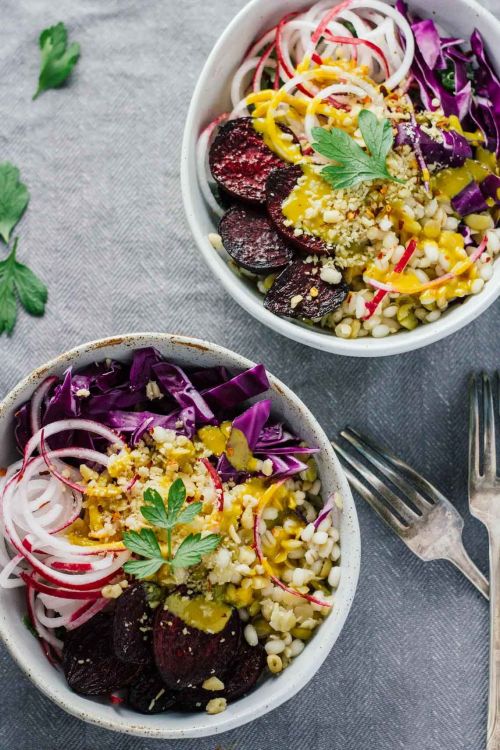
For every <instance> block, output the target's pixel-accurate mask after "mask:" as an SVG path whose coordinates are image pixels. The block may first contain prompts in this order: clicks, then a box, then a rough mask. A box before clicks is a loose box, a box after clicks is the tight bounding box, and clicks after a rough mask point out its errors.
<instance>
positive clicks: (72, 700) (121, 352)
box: [0, 333, 360, 739]
mask: <svg viewBox="0 0 500 750" xmlns="http://www.w3.org/2000/svg"><path fill="white" fill-rule="evenodd" d="M143 346H155V347H156V348H157V349H159V351H160V352H161V353H162V354H163V355H164V356H165V357H167V358H168V359H170V360H172V361H174V362H177V363H178V364H180V365H191V366H192V365H196V366H198V367H209V366H212V365H225V366H226V367H228V368H229V369H231V370H240V369H246V368H248V367H251V366H252V365H253V364H254V363H253V362H250V361H249V360H248V359H245V358H244V357H240V356H239V355H238V354H235V353H234V352H231V351H229V350H228V349H223V348H222V347H220V346H216V345H215V344H210V343H207V342H206V341H199V340H197V339H189V338H184V337H181V336H173V335H170V334H153V333H146V334H132V335H129V336H119V337H117V338H112V339H103V340H101V341H96V342H92V343H89V344H84V345H83V346H80V347H78V348H77V349H72V350H71V351H69V352H66V353H65V354H62V355H61V356H60V357H57V359H54V360H52V362H48V363H47V364H46V365H43V366H42V367H39V368H38V369H37V370H35V371H34V372H32V373H31V375H28V377H27V378H25V379H24V380H23V381H21V382H20V383H19V385H17V386H16V387H15V388H14V389H13V390H12V391H11V392H10V393H9V394H8V395H7V396H6V398H5V399H4V400H3V402H2V403H1V404H0V466H5V465H7V464H8V463H11V462H12V461H13V460H14V458H15V454H16V452H15V448H14V440H13V433H12V427H13V414H14V412H15V410H16V409H17V408H18V407H19V406H20V405H21V404H22V403H23V402H24V401H26V400H27V399H28V398H29V397H30V396H31V394H32V393H33V390H34V388H36V386H37V385H38V384H39V383H40V382H41V381H42V380H43V379H44V378H45V377H47V375H49V374H53V373H55V374H56V375H61V374H62V373H63V371H64V370H65V369H66V368H67V367H69V366H73V367H74V368H78V367H82V366H85V365H88V364H90V363H92V362H95V361H98V360H102V359H105V358H106V357H112V358H115V359H119V360H120V359H121V360H125V359H127V358H129V357H130V354H131V352H132V350H133V349H137V348H139V347H143ZM269 380H270V383H271V391H270V398H271V399H272V402H273V412H274V413H275V414H276V415H279V416H280V417H282V418H283V419H284V421H285V422H287V423H288V424H289V425H290V427H291V428H292V429H293V430H294V431H295V432H296V433H297V434H299V435H301V436H302V437H303V438H304V440H306V441H307V442H308V443H310V444H311V445H317V446H319V447H320V448H321V452H320V453H319V454H318V459H317V460H318V465H319V472H320V477H321V481H322V483H323V487H324V491H325V492H326V493H330V492H332V491H336V490H337V491H339V492H340V493H341V494H342V496H343V499H344V510H343V513H342V521H341V526H340V533H341V546H342V558H341V565H342V576H341V581H340V586H339V588H338V590H337V593H336V595H335V606H334V610H333V612H332V613H331V615H330V616H329V618H328V619H327V620H326V621H325V622H324V623H323V624H322V625H321V626H320V627H319V628H318V631H317V632H316V633H315V634H314V636H313V640H312V642H311V644H309V645H308V646H306V648H305V649H304V651H303V652H302V654H300V656H298V657H297V658H296V659H295V660H294V661H293V663H292V664H291V665H290V666H289V667H288V668H287V669H286V670H285V671H284V672H283V673H282V674H281V675H279V676H278V677H277V678H268V679H266V680H264V681H263V683H262V684H261V685H260V686H259V687H257V688H256V689H255V690H254V692H252V693H250V695H248V696H246V697H245V698H242V699H240V700H239V701H237V702H235V703H233V704H230V705H229V706H228V708H227V710H226V711H224V712H223V713H221V714H218V715H216V716H209V715H208V714H206V713H197V714H181V713H176V712H171V711H169V712H167V713H165V714H159V715H156V716H143V715H142V714H138V713H135V712H133V711H130V710H128V709H126V708H121V707H120V708H119V709H116V708H114V707H113V706H112V705H111V704H110V703H109V701H105V700H94V699H91V698H84V697H82V696H80V695H77V694H76V693H73V692H72V691H71V690H70V689H69V688H68V686H67V685H66V681H65V679H64V677H63V675H62V674H61V673H60V672H58V671H57V670H56V669H54V668H53V667H52V666H51V665H50V664H49V663H48V661H47V660H46V659H45V657H44V656H43V654H42V651H41V649H40V647H39V645H38V643H37V641H36V640H35V638H33V636H32V635H31V633H30V632H29V631H28V630H27V629H26V628H25V627H24V625H23V623H22V617H23V615H24V614H25V611H26V607H25V601H24V595H23V593H22V591H21V590H20V589H9V590H5V589H0V636H1V637H2V639H3V641H4V643H5V645H6V646H7V648H8V649H9V651H10V653H11V654H12V656H13V657H14V659H15V660H16V661H17V663H18V664H19V666H20V667H21V669H22V670H23V671H24V672H25V673H26V674H27V676H28V677H29V678H30V679H31V680H32V682H34V684H35V685H36V686H37V687H38V688H39V689H40V690H41V691H42V692H43V693H45V695H47V696H48V697H49V698H51V699H52V700H53V701H54V702H55V703H57V704H58V705H59V706H60V707H61V708H63V709H64V710H65V711H68V712H69V713H71V714H73V715H74V716H78V717H79V718H80V719H84V720H85V721H89V722H91V723H93V724H97V725H98V726H101V727H104V728H106V729H112V730H115V731H118V732H126V733H127V734H136V735H141V736H145V737H158V738H164V739H180V738H183V737H203V736H206V735H212V734H217V733H219V732H224V731H227V730H229V729H233V728H234V727H238V726H241V725H242V724H245V723H246V722H249V721H251V720H252V719H255V718H258V717H259V716H262V715H263V714H265V713H266V712H268V711H271V710H272V709H273V708H276V707H277V706H279V705H281V704H282V703H283V702H284V701H286V700H288V699H289V698H291V697H292V696H293V695H295V693H296V692H298V690H300V688H301V687H303V686H304V685H305V684H306V683H307V682H308V681H309V680H310V679H311V678H312V677H313V675H314V674H315V673H316V672H317V671H318V669H319V668H320V666H321V664H322V663H323V661H324V660H325V659H326V657H327V656H328V653H329V651H330V649H331V648H332V646H333V644H334V643H335V641H336V640H337V638H338V636H339V634H340V631H341V630H342V627H343V625H344V623H345V620H346V617H347V614H348V612H349V609H350V607H351V603H352V600H353V597H354V592H355V589H356V584H357V580H358V574H359V561H360V536H359V527H358V520H357V516H356V509H355V507H354V501H353V499H352V495H351V492H350V490H349V485H348V484H347V480H346V478H345V475H344V473H343V471H342V468H341V466H340V464H339V461H338V459H337V457H336V456H335V453H334V451H333V448H332V447H331V444H330V442H329V440H328V438H327V436H326V435H325V433H324V432H323V430H322V429H321V427H320V426H319V424H318V422H317V421H316V419H315V418H314V417H313V415H312V414H311V412H310V411H309V410H308V409H307V408H306V406H305V405H304V404H303V403H302V401H300V399H299V398H298V397H297V396H296V395H295V394H294V393H292V391H291V390H290V389H289V388H287V387H286V386H285V385H284V384H283V383H282V382H281V381H280V380H278V379H277V378H275V377H273V376H272V375H269ZM332 701H333V702H332V708H334V701H335V698H332Z"/></svg>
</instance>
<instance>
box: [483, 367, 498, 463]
mask: <svg viewBox="0 0 500 750" xmlns="http://www.w3.org/2000/svg"><path fill="white" fill-rule="evenodd" d="M483 433H484V444H483V451H484V453H483V456H484V458H483V460H484V466H483V474H484V476H486V477H488V478H491V477H495V476H496V473H497V456H496V445H495V407H494V403H493V393H492V390H491V382H490V379H489V377H488V375H487V374H486V373H485V372H483Z"/></svg>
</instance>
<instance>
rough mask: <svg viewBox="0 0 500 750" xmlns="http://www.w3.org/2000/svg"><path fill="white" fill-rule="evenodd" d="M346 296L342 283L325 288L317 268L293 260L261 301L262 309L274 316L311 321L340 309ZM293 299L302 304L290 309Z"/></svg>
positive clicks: (346, 292)
mask: <svg viewBox="0 0 500 750" xmlns="http://www.w3.org/2000/svg"><path fill="white" fill-rule="evenodd" d="M311 291H312V293H313V294H311ZM315 292H317V294H315ZM348 292H349V287H348V286H347V284H346V283H345V282H344V281H341V282H340V284H327V283H326V281H323V280H322V279H321V278H320V275H319V266H315V265H314V263H303V262H302V261H301V260H295V261H293V263H291V264H290V265H289V266H288V268H285V270H284V271H282V272H281V273H280V275H279V276H278V277H277V278H276V279H275V281H274V284H273V285H272V287H271V289H270V290H269V291H268V293H267V294H266V296H265V297H264V307H265V308H266V309H267V310H270V311H271V312H273V313H275V315H284V316H285V317H287V318H307V319H308V320H311V319H313V320H315V319H317V318H322V317H323V315H327V314H328V313H331V312H333V311H334V310H336V309H337V307H340V305H341V304H342V302H343V301H344V300H345V298H346V297H347V294H348ZM313 295H314V296H313ZM297 296H301V297H302V300H300V301H299V302H298V303H297V304H296V305H295V307H293V308H292V307H291V302H292V299H293V298H294V297H297Z"/></svg>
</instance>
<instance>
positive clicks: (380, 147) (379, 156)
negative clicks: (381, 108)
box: [358, 109, 394, 167]
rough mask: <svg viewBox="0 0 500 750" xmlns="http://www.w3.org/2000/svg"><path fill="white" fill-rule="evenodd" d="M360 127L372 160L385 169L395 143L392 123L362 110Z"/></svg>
mask: <svg viewBox="0 0 500 750" xmlns="http://www.w3.org/2000/svg"><path fill="white" fill-rule="evenodd" d="M358 125H359V129H360V130H361V135H362V136H363V140H364V142H365V143H366V145H367V147H368V148H369V149H370V154H371V155H372V158H373V159H376V160H377V161H378V162H380V164H381V166H384V167H385V160H386V159H387V154H388V153H389V151H390V150H391V148H392V144H393V143H394V136H393V134H392V127H391V123H390V122H389V120H377V118H376V117H375V115H374V114H373V112H370V111H369V110H368V109H362V110H361V112H360V113H359V117H358Z"/></svg>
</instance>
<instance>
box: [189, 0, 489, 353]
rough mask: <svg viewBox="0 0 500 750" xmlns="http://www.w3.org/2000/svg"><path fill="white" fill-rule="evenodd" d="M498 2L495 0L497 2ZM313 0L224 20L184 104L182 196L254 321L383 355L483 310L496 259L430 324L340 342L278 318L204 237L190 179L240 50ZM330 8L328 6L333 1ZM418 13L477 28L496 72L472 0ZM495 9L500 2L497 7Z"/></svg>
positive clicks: (203, 213)
mask: <svg viewBox="0 0 500 750" xmlns="http://www.w3.org/2000/svg"><path fill="white" fill-rule="evenodd" d="M497 2H498V0H497ZM312 4H313V0H311V2H308V1H307V0H272V2H270V1H269V0H252V1H251V2H250V3H249V4H248V5H247V6H245V8H244V9H243V10H242V11H241V12H240V13H239V14H238V15H237V16H236V18H235V19H234V20H233V21H232V23H230V24H229V26H228V27H227V29H226V30H225V32H224V33H223V34H222V36H221V37H220V39H219V41H218V42H217V44H216V45H215V47H214V49H213V50H212V53H211V54H210V57H209V58H208V60H207V62H206V64H205V67H204V68H203V71H202V73H201V75H200V77H199V79H198V83H197V85H196V89H195V91H194V94H193V98H192V101H191V106H190V108H189V112H188V116H187V121H186V126H185V130H184V141H183V146H182V158H181V180H182V195H183V200H184V208H185V211H186V216H187V219H188V222H189V225H190V227H191V231H192V233H193V235H194V238H195V240H196V243H197V244H198V247H199V249H200V250H201V254H202V255H203V257H204V259H205V261H206V262H207V264H208V266H209V267H210V269H211V271H212V272H213V273H214V274H215V276H217V277H218V279H219V280H220V281H221V283H222V284H223V285H224V287H225V289H226V290H227V291H228V292H229V294H231V296H232V297H234V299H235V300H236V301H237V302H238V303H239V304H240V305H241V306H242V307H244V308H245V310H247V312H249V313H250V314H251V315H253V316H254V317H255V318H257V320H259V321H260V322H261V323H264V324H265V325H267V326H269V328H272V329H274V330H275V331H277V332H278V333H281V334H283V335H284V336H287V337H288V338H291V339H294V340H295V341H300V342H301V343H302V344H307V345H308V346H312V347H315V348H316V349H321V350H323V351H327V352H332V353H334V354H344V355H349V356H353V357H381V356H385V355H389V354H400V353H401V352H407V351H412V350H413V349H418V348H419V347H421V346H426V345H427V344H431V343H433V342H434V341H438V340H439V339H442V338H444V337H445V336H449V335H450V334H451V333H454V331H457V330H458V329H459V328H462V327H463V326H465V325H467V323H470V322H471V321H472V320H474V318H477V316H478V315H480V314H481V313H482V312H484V310H486V309H487V308H488V307H489V306H490V305H491V304H492V302H494V300H495V299H496V298H497V297H498V295H499V294H500V261H499V262H497V263H496V264H495V273H494V276H493V278H492V279H491V280H490V281H489V282H488V283H487V284H486V286H485V287H484V290H483V291H482V292H481V293H480V294H478V295H476V296H472V297H469V298H468V299H466V300H465V301H464V302H463V303H460V304H458V305H455V306H453V307H452V308H450V309H448V310H447V311H446V313H445V314H444V315H442V316H441V318H440V319H439V320H438V321H436V322H435V323H431V324H427V325H422V326H419V327H418V328H416V329H415V330H414V331H408V332H399V333H397V334H394V335H392V336H388V337H387V338H382V339H375V338H371V337H366V338H362V339H347V340H345V339H341V338H337V337H336V336H335V335H333V334H332V333H328V332H326V331H324V330H321V329H320V328H319V327H314V328H312V327H311V326H308V325H304V324H302V323H300V322H294V321H292V320H287V319H286V318H279V317H278V316H277V315H273V314H272V313H270V312H269V311H268V310H266V309H265V308H264V306H263V304H262V295H260V294H259V292H258V291H257V289H256V287H255V285H254V284H253V283H251V282H249V281H246V280H245V279H242V278H241V277H239V276H237V275H236V274H235V273H234V272H233V271H232V270H231V268H230V267H229V265H228V264H227V262H226V260H225V259H224V258H223V257H222V256H221V255H219V254H218V253H217V252H216V251H215V250H214V249H213V247H212V245H211V244H210V242H209V241H208V234H209V233H210V232H214V231H216V227H217V224H216V222H215V221H214V218H213V216H212V214H211V212H210V210H209V209H208V208H207V206H206V203H205V201H204V199H203V196H202V194H201V191H200V188H199V185H198V181H197V177H196V141H197V138H198V135H199V133H200V132H201V131H202V129H203V128H204V127H205V125H207V124H208V123H209V122H211V121H212V120H213V119H214V118H215V117H217V116H218V115H220V114H221V113H222V112H226V111H227V110H228V109H230V108H231V106H230V101H229V87H230V81H231V78H232V76H233V73H234V72H235V70H236V69H237V68H238V66H239V64H240V62H241V58H242V56H243V54H244V51H245V50H246V49H247V48H248V47H249V46H250V44H251V43H252V41H253V40H254V39H255V38H256V37H258V35H259V33H261V32H262V31H264V30H265V29H268V28H270V27H271V26H273V24H275V23H276V21H277V20H279V19H280V18H281V17H282V16H284V15H285V13H290V12H291V11H294V10H301V9H303V8H306V7H308V6H310V5H312ZM332 5H334V3H333V0H332ZM409 5H410V8H411V9H412V10H413V11H415V12H416V13H418V14H420V15H422V16H424V17H429V18H434V19H435V20H436V21H437V22H438V23H440V24H441V25H442V26H443V27H444V28H445V29H446V30H447V31H449V32H451V34H456V35H457V36H463V37H465V38H468V37H469V36H470V34H471V32H472V29H473V28H474V27H475V26H476V27H477V28H478V29H479V31H480V32H481V33H482V34H483V36H484V39H485V42H486V46H487V49H488V51H489V54H490V56H491V59H492V61H493V64H494V66H495V67H496V69H497V71H500V21H499V20H497V19H496V18H494V17H493V16H492V14H491V13H489V12H488V11H487V10H485V9H484V8H483V7H481V6H480V5H479V3H477V2H476V1H475V0H439V2H436V0H409ZM499 10H500V7H499Z"/></svg>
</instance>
